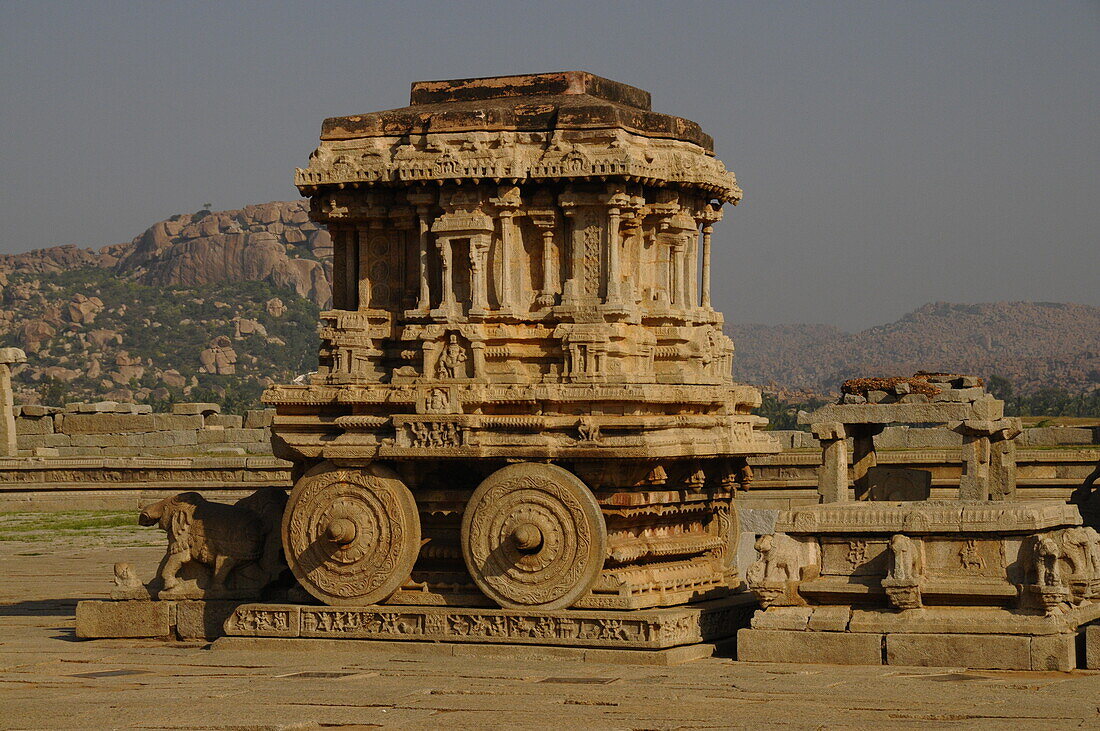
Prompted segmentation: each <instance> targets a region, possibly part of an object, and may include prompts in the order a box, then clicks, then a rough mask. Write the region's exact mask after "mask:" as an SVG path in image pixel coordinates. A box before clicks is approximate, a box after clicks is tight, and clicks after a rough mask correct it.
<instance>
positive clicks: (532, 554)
mask: <svg viewBox="0 0 1100 731" xmlns="http://www.w3.org/2000/svg"><path fill="white" fill-rule="evenodd" d="M462 555H463V557H464V558H465V559H466V568H467V569H468V570H469V572H470V576H471V577H473V580H474V583H476V584H477V586H478V588H480V589H481V591H482V592H483V593H484V594H485V595H486V596H487V597H489V598H490V599H492V600H493V601H494V602H496V603H497V604H499V605H500V606H502V607H504V608H506V609H564V608H566V607H568V606H570V605H572V604H573V602H575V601H576V600H577V599H579V598H580V597H581V596H582V595H583V594H584V593H585V592H587V591H588V589H589V587H591V586H592V582H594V581H595V580H596V577H597V576H599V573H600V570H601V569H602V568H603V562H604V558H605V557H606V555H607V529H606V528H605V526H604V520H603V514H602V512H601V511H600V506H599V504H598V503H597V502H596V499H595V498H594V497H593V496H592V493H591V492H590V491H589V490H588V488H587V487H586V486H585V484H584V483H583V482H581V480H580V479H579V478H578V477H577V476H576V475H574V474H572V473H571V472H568V471H566V470H564V469H562V468H561V467H557V466H555V465H550V464H537V463H525V464H514V465H509V466H508V467H504V468H503V469H500V470H497V471H496V472H494V473H493V474H491V475H490V476H489V477H487V478H486V479H485V481H484V482H482V483H481V484H480V485H479V486H478V488H477V489H476V490H475V491H474V493H473V495H472V496H471V497H470V501H469V503H467V505H466V509H465V511H464V512H463V514H462Z"/></svg>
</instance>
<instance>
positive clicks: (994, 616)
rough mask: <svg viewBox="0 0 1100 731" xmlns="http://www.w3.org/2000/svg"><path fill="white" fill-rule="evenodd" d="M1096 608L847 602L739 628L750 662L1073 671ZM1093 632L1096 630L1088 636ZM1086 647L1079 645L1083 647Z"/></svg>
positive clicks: (790, 611)
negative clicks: (1054, 612)
mask: <svg viewBox="0 0 1100 731" xmlns="http://www.w3.org/2000/svg"><path fill="white" fill-rule="evenodd" d="M1097 619H1100V607H1097V606H1095V605H1094V606H1086V607H1081V608H1077V609H1072V610H1070V611H1068V612H1065V613H1064V614H1061V615H1059V616H1056V617H1044V616H1039V615H1022V614H1018V613H1015V612H1011V611H1008V610H1004V609H994V608H976V607H950V608H948V607H929V608H925V609H915V610H908V611H904V612H890V611H872V610H859V609H856V610H852V609H850V608H848V607H838V606H825V607H782V608H780V607H772V608H770V609H768V610H767V611H766V612H764V611H761V612H757V614H756V615H755V616H754V617H753V620H752V623H751V627H750V628H747V629H742V630H740V631H739V632H738V633H737V659H738V660H743V661H748V662H790V663H827V664H835V665H909V666H924V667H967V668H974V669H986V670H1074V669H1076V668H1078V667H1081V666H1087V667H1093V663H1097V664H1100V650H1097V651H1096V652H1095V655H1096V658H1095V659H1092V660H1089V661H1086V660H1085V659H1084V658H1082V659H1081V660H1080V661H1079V659H1078V651H1077V650H1078V645H1079V644H1082V643H1083V642H1084V639H1085V637H1084V635H1085V633H1086V631H1088V632H1089V633H1090V635H1089V636H1090V637H1092V636H1095V637H1097V640H1098V643H1097V644H1098V645H1100V627H1087V628H1086V627H1085V625H1086V624H1087V623H1089V622H1094V621H1096V620H1097ZM1093 632H1098V634H1097V635H1093V634H1091V633H1093ZM1083 646H1084V645H1083Z"/></svg>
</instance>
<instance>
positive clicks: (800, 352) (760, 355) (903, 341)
mask: <svg viewBox="0 0 1100 731" xmlns="http://www.w3.org/2000/svg"><path fill="white" fill-rule="evenodd" d="M726 333H727V334H728V335H729V336H730V337H732V338H733V341H734V343H735V345H736V346H737V355H736V359H735V360H734V375H735V377H736V378H737V379H738V380H740V381H744V382H748V383H756V384H761V385H768V384H772V388H773V390H777V391H788V392H804V393H806V394H811V393H812V394H829V393H837V392H839V387H840V383H841V382H842V381H843V380H845V379H847V378H853V377H856V376H864V375H908V374H911V373H914V372H916V371H918V370H927V371H933V370H935V371H950V372H956V373H975V374H978V375H982V376H986V377H989V376H992V375H1000V376H1004V377H1005V378H1007V379H1009V380H1010V381H1011V382H1012V383H1013V385H1014V386H1015V388H1016V389H1017V390H1018V391H1020V392H1024V393H1027V392H1033V391H1035V390H1036V389H1039V388H1042V387H1044V386H1057V387H1060V388H1065V389H1066V390H1069V391H1082V390H1084V391H1088V390H1092V389H1095V388H1100V307H1093V306H1090V305H1079V304H1066V303H1055V302H990V303H982V304H972V305H970V304H952V303H947V302H935V303H931V304H927V305H924V306H923V307H921V308H919V309H917V310H915V311H913V312H910V313H909V314H907V315H904V316H903V317H901V318H900V319H898V320H897V321H896V322H892V323H889V324H886V325H879V326H877V327H872V328H869V329H867V330H864V331H862V332H859V333H846V332H844V331H842V330H840V329H838V328H835V327H830V326H828V325H751V324H739V323H727V325H726Z"/></svg>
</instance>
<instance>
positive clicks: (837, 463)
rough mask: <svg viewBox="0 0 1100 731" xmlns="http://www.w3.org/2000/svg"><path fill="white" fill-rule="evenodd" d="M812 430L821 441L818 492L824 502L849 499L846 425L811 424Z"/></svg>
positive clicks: (839, 501) (831, 423)
mask: <svg viewBox="0 0 1100 731" xmlns="http://www.w3.org/2000/svg"><path fill="white" fill-rule="evenodd" d="M810 431H812V432H813V435H814V436H815V437H817V439H818V441H820V442H821V467H820V468H819V469H818V472H817V492H818V494H820V495H821V502H823V503H843V502H847V501H848V447H847V445H846V444H845V443H844V439H845V437H846V436H847V434H846V433H845V430H844V425H843V424H841V423H839V422H832V421H830V422H825V423H822V424H812V425H810Z"/></svg>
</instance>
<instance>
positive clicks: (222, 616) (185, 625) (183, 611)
mask: <svg viewBox="0 0 1100 731" xmlns="http://www.w3.org/2000/svg"><path fill="white" fill-rule="evenodd" d="M241 604H243V602H233V601H178V602H176V636H177V637H179V639H181V640H213V639H216V638H218V637H222V636H224V635H225V620H227V619H229V617H230V616H231V615H232V614H233V612H234V611H235V610H236V609H237V607H239V606H240V605H241Z"/></svg>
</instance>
